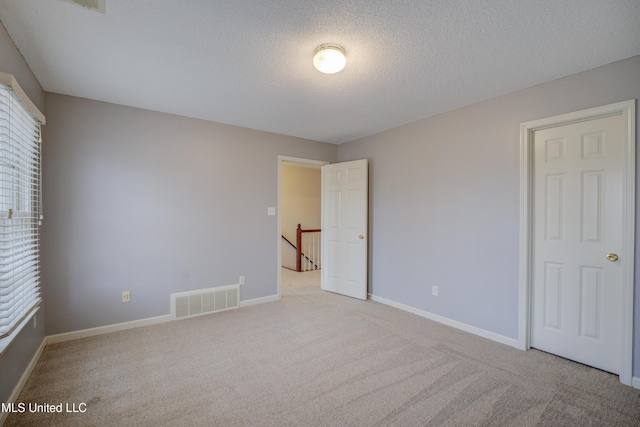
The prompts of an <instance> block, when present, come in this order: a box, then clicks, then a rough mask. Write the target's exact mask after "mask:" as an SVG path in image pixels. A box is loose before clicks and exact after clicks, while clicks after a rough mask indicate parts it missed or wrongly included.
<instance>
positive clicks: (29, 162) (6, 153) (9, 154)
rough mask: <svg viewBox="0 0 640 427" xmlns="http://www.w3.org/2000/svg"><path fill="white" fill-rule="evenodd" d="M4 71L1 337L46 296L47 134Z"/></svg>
mask: <svg viewBox="0 0 640 427" xmlns="http://www.w3.org/2000/svg"><path fill="white" fill-rule="evenodd" d="M7 76H10V75H6V74H3V75H0V77H4V78H3V79H0V81H2V83H0V339H1V338H4V337H7V336H9V335H10V334H11V333H12V332H14V331H15V330H16V328H17V327H18V325H20V322H21V321H22V320H23V319H25V317H27V316H28V315H30V314H31V313H32V312H34V311H35V310H36V309H37V308H38V306H39V304H40V301H41V297H40V225H41V220H42V203H41V143H42V139H41V135H40V122H41V121H43V120H40V118H39V116H41V115H40V114H39V112H37V114H34V113H33V112H32V110H31V109H30V107H31V106H32V104H31V102H30V101H29V100H28V98H27V99H26V100H25V95H24V92H22V89H20V88H19V86H17V84H16V83H15V81H14V80H13V76H10V77H11V78H10V79H9V80H10V82H13V84H10V83H9V84H5V82H6V80H7V79H6V77H7Z"/></svg>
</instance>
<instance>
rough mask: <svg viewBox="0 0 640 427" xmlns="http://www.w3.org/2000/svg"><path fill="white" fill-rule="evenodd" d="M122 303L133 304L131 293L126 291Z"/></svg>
mask: <svg viewBox="0 0 640 427" xmlns="http://www.w3.org/2000/svg"><path fill="white" fill-rule="evenodd" d="M122 302H131V292H129V291H124V292H123V293H122Z"/></svg>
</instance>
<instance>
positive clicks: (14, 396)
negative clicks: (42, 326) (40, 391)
mask: <svg viewBox="0 0 640 427" xmlns="http://www.w3.org/2000/svg"><path fill="white" fill-rule="evenodd" d="M46 345H47V338H46V337H45V338H43V339H42V342H41V343H40V347H38V349H37V350H36V352H35V354H34V355H33V357H32V358H31V362H29V365H28V366H27V369H25V370H24V372H23V373H22V377H20V381H18V384H16V386H15V387H14V388H13V392H12V393H11V396H9V400H7V402H6V403H15V402H16V401H17V400H18V397H19V396H20V393H21V392H22V389H23V388H24V385H25V384H26V383H27V380H28V379H29V375H31V372H33V369H34V368H35V367H36V364H37V363H38V360H40V356H41V355H42V352H43V351H44V348H45V347H46ZM9 414H10V412H0V426H1V425H3V424H4V422H5V421H7V418H8V417H9Z"/></svg>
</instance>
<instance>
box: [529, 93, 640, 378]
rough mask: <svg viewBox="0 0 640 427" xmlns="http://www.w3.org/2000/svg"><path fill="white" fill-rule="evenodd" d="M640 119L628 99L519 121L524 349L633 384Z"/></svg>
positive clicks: (632, 102)
mask: <svg viewBox="0 0 640 427" xmlns="http://www.w3.org/2000/svg"><path fill="white" fill-rule="evenodd" d="M634 118H635V102H634V101H629V102H625V103H619V104H613V105H609V106H604V107H599V108H595V109H591V110H585V111H581V112H577V113H571V114H567V115H563V116H557V117H552V118H549V119H543V120H538V121H535V122H530V123H525V124H523V125H522V126H521V154H522V159H521V160H522V164H521V173H522V176H521V185H522V187H521V196H522V199H521V258H520V263H521V264H520V267H521V268H520V272H521V273H520V274H521V277H520V330H519V335H520V336H519V343H520V346H521V347H522V348H525V349H526V348H529V346H535V347H536V348H539V349H541V350H545V351H548V352H551V353H554V354H558V355H560V356H563V357H567V358H569V359H572V360H576V361H578V362H582V363H585V364H588V365H591V366H595V367H597V368H600V369H604V370H607V371H610V372H614V373H618V374H619V375H620V381H621V382H623V383H625V384H628V385H630V384H631V378H632V372H631V364H632V345H631V344H632V340H633V305H632V304H633V303H632V301H633V270H634V265H633V263H634V252H633V236H634V219H635V212H634V206H635V204H634V195H635V180H634V177H635V150H634V148H635V126H634ZM609 253H615V254H617V255H618V256H619V259H618V260H617V261H615V262H610V261H608V260H607V259H606V256H607V254H609Z"/></svg>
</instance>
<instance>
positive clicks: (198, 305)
mask: <svg viewBox="0 0 640 427" xmlns="http://www.w3.org/2000/svg"><path fill="white" fill-rule="evenodd" d="M238 307H240V286H239V285H230V286H220V287H217V288H210V289H201V290H198V291H190V292H181V293H179V294H171V316H172V317H173V318H174V319H182V318H185V317H193V316H200V315H202V314H209V313H216V312H218V311H225V310H231V309H234V308H238Z"/></svg>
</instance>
